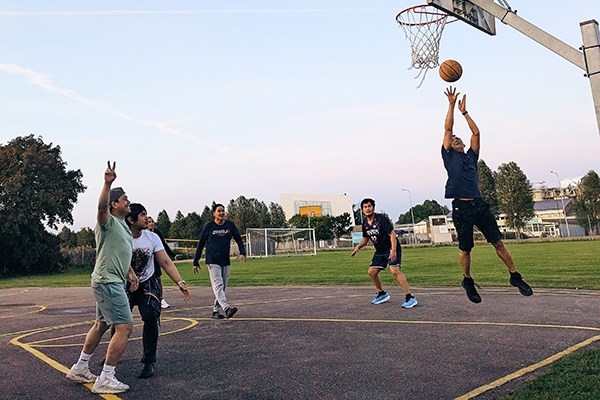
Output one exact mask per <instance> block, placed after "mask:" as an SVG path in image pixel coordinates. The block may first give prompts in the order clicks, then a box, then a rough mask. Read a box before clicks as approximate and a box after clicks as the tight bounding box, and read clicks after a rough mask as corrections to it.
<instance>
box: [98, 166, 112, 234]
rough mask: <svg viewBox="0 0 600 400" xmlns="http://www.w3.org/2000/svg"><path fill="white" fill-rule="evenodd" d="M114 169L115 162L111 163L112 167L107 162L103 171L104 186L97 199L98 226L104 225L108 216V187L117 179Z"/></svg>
mask: <svg viewBox="0 0 600 400" xmlns="http://www.w3.org/2000/svg"><path fill="white" fill-rule="evenodd" d="M116 167H117V162H116V161H115V162H113V165H112V167H111V166H110V161H108V167H107V168H106V171H104V186H102V191H101V192H100V198H99V199H98V215H97V218H96V220H97V221H98V223H99V224H100V225H106V223H107V222H108V218H109V216H110V187H111V185H112V183H113V182H114V181H115V179H117V173H116V172H115V169H116Z"/></svg>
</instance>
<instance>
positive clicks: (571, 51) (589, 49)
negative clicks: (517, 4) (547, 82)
mask: <svg viewBox="0 0 600 400" xmlns="http://www.w3.org/2000/svg"><path fill="white" fill-rule="evenodd" d="M470 2H471V3H473V4H474V5H476V6H478V7H480V8H482V9H483V10H485V11H487V12H489V13H490V14H491V15H493V16H494V17H496V18H498V19H499V20H500V21H501V22H502V23H504V24H506V25H508V26H510V27H512V28H514V29H516V30H517V31H519V32H521V33H522V34H524V35H525V36H527V37H528V38H530V39H532V40H534V41H536V42H538V43H539V44H541V45H542V46H544V47H546V48H547V49H549V50H550V51H552V52H554V53H555V54H558V55H559V56H561V57H563V58H564V59H566V60H567V61H569V62H571V63H573V64H575V65H576V66H578V67H579V68H581V69H582V70H583V71H584V72H585V76H586V77H587V78H588V79H589V80H590V87H591V89H592V99H593V101H594V108H595V111H596V123H597V125H598V133H599V134H600V31H599V30H598V22H597V21H596V20H589V21H585V22H582V23H581V24H579V25H580V29H581V37H582V40H583V46H582V48H581V49H582V50H583V52H582V51H579V50H577V49H575V48H573V47H571V46H569V45H568V44H566V43H565V42H563V41H561V40H559V39H557V38H555V37H554V36H552V35H550V34H549V33H547V32H545V31H544V30H542V29H540V28H538V27H537V26H535V25H533V24H532V23H530V22H528V21H526V20H524V19H523V18H521V17H519V16H518V15H517V14H516V13H515V12H513V11H512V10H509V9H507V8H504V7H502V6H501V5H499V4H496V3H494V1H493V0H470Z"/></svg>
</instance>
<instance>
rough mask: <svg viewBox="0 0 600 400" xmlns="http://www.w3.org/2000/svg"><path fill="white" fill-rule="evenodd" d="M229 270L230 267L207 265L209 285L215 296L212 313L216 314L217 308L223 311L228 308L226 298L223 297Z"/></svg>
mask: <svg viewBox="0 0 600 400" xmlns="http://www.w3.org/2000/svg"><path fill="white" fill-rule="evenodd" d="M230 269H231V265H218V264H208V273H209V274H210V285H211V286H212V290H213V293H214V294H215V303H214V305H213V312H218V311H219V308H222V309H223V310H225V309H227V308H229V303H228V302H227V297H226V296H225V289H226V288H227V281H228V280H229V270H230Z"/></svg>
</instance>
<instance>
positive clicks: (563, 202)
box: [550, 171, 571, 237]
mask: <svg viewBox="0 0 600 400" xmlns="http://www.w3.org/2000/svg"><path fill="white" fill-rule="evenodd" d="M550 173H551V174H554V175H556V180H557V181H558V192H559V194H560V202H561V203H562V210H563V216H564V217H565V225H566V227H567V236H569V237H571V232H570V231H569V221H568V220H567V212H566V210H565V199H563V195H562V190H561V186H560V178H559V177H558V173H556V172H554V171H550Z"/></svg>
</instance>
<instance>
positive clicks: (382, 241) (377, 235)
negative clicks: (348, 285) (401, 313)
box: [350, 199, 417, 308]
mask: <svg viewBox="0 0 600 400" xmlns="http://www.w3.org/2000/svg"><path fill="white" fill-rule="evenodd" d="M360 208H361V209H362V212H363V214H364V215H365V217H366V218H365V220H364V221H363V225H362V232H363V237H362V239H361V240H360V242H359V243H358V244H357V245H356V247H355V248H354V250H353V251H352V254H350V257H354V256H355V255H356V253H358V251H359V250H360V249H361V248H363V247H364V246H365V245H366V244H367V243H368V242H369V240H370V241H371V243H373V246H375V254H374V255H373V258H372V260H371V265H370V266H369V276H370V277H371V279H372V280H373V283H374V284H375V288H376V289H377V291H378V292H377V296H376V297H375V298H374V299H373V300H371V304H381V303H385V302H386V301H388V300H389V299H390V295H389V293H388V292H386V291H385V290H383V287H382V286H381V279H380V278H379V272H381V271H383V270H384V269H386V268H387V266H388V264H389V266H390V272H391V273H392V276H393V277H394V279H396V282H398V285H400V287H401V288H402V291H403V292H404V296H405V299H404V303H402V307H403V308H413V307H414V306H416V305H417V299H416V298H415V297H414V296H413V295H412V294H411V293H410V289H409V287H408V282H407V281H406V276H404V274H403V273H402V272H400V263H401V261H402V248H401V247H400V242H399V241H398V237H397V236H396V232H395V231H394V227H393V226H392V222H391V221H390V220H389V218H388V217H387V216H385V215H383V214H377V213H376V212H375V200H373V199H364V200H363V201H361V202H360Z"/></svg>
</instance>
